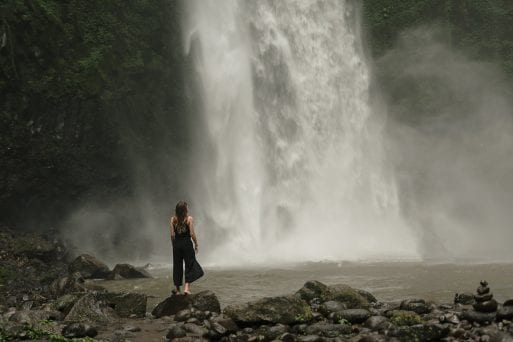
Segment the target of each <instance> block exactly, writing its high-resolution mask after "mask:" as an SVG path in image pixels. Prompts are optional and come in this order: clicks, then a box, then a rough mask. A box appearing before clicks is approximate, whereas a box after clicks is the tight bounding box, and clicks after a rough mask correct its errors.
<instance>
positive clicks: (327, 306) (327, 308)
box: [319, 300, 347, 316]
mask: <svg viewBox="0 0 513 342" xmlns="http://www.w3.org/2000/svg"><path fill="white" fill-rule="evenodd" d="M345 309H347V307H346V306H345V305H344V304H343V303H341V302H337V301H335V300H328V301H327V302H324V303H323V304H322V305H321V306H320V307H319V312H320V313H322V314H323V315H324V316H328V315H329V314H330V313H332V312H337V311H341V310H345Z"/></svg>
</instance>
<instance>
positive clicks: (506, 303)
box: [502, 299, 513, 306]
mask: <svg viewBox="0 0 513 342" xmlns="http://www.w3.org/2000/svg"><path fill="white" fill-rule="evenodd" d="M502 305H503V306H513V299H508V300H507V301H505V302H504V304H502Z"/></svg>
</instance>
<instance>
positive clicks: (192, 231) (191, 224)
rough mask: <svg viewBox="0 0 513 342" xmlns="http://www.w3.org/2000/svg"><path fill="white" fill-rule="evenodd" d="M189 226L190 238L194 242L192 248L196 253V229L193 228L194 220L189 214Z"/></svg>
mask: <svg viewBox="0 0 513 342" xmlns="http://www.w3.org/2000/svg"><path fill="white" fill-rule="evenodd" d="M189 227H190V229H191V238H192V241H193V242H194V250H195V251H196V253H198V247H199V245H198V239H197V238H196V231H195V230H194V221H193V219H192V216H189Z"/></svg>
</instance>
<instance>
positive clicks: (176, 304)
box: [151, 291, 221, 318]
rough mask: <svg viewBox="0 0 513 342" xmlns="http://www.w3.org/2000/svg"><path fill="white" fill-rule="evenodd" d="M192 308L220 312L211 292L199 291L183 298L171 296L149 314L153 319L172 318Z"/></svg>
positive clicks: (215, 298)
mask: <svg viewBox="0 0 513 342" xmlns="http://www.w3.org/2000/svg"><path fill="white" fill-rule="evenodd" d="M189 306H193V307H195V308H196V309H198V310H201V311H210V312H220V311H221V305H220V304H219V300H218V299H217V296H216V295H215V294H214V293H213V292H212V291H201V292H198V293H196V294H192V295H188V296H183V295H178V296H177V295H173V296H171V297H168V298H166V299H164V300H163V301H162V302H160V303H159V304H158V305H157V306H156V307H155V308H154V309H153V311H152V312H151V313H152V315H153V316H155V317H157V318H158V317H162V316H172V315H175V314H176V313H177V312H179V311H181V310H184V309H187V308H188V307H189Z"/></svg>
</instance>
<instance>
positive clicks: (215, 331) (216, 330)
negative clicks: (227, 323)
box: [209, 322, 228, 338]
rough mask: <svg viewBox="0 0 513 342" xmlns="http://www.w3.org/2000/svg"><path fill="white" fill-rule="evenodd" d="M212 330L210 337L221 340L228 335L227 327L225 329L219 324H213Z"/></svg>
mask: <svg viewBox="0 0 513 342" xmlns="http://www.w3.org/2000/svg"><path fill="white" fill-rule="evenodd" d="M210 330H211V331H210V332H209V336H210V337H216V338H219V337H221V336H224V335H227V334H228V330H226V328H225V327H223V326H222V325H221V324H219V323H217V322H214V323H211V327H210Z"/></svg>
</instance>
